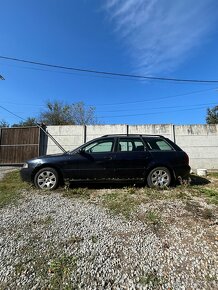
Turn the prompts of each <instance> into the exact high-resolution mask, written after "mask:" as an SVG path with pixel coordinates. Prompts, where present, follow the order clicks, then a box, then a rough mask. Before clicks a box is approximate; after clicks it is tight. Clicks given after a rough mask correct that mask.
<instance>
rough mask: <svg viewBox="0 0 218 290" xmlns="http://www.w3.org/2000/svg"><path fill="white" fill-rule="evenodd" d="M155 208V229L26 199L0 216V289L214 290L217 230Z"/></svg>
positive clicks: (180, 212) (90, 209)
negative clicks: (158, 216)
mask: <svg viewBox="0 0 218 290" xmlns="http://www.w3.org/2000/svg"><path fill="white" fill-rule="evenodd" d="M156 207H157V205H156V204H149V205H143V206H142V207H141V209H140V214H142V213H143V212H145V213H146V211H148V210H150V209H151V208H154V209H155V208H156ZM161 208H163V210H162V213H161V214H162V220H161V221H162V224H161V226H160V227H159V228H157V229H154V228H153V227H152V226H151V225H150V224H149V223H146V221H142V222H140V221H136V220H135V221H134V220H132V221H128V220H125V219H124V218H122V217H121V216H113V215H111V214H109V213H108V212H107V210H105V209H103V208H102V207H101V206H99V205H97V204H94V203H91V202H90V201H85V200H79V199H76V198H75V199H68V198H65V197H62V196H60V195H59V194H58V193H57V192H55V193H52V194H50V195H43V194H40V193H39V194H35V193H32V194H31V193H29V195H26V197H25V198H24V199H23V200H21V201H20V202H19V204H18V205H17V206H15V205H11V206H9V207H5V208H3V209H1V210H0V220H1V222H0V257H1V259H0V289H2V290H3V289H96V290H100V289H102V290H103V289H108V290H109V289H132V290H134V289H175V290H180V289H181V290H182V289H217V288H218V280H217V277H218V261H217V253H218V251H217V250H218V244H217V242H218V240H217V238H216V234H215V231H216V230H217V225H216V224H214V225H213V224H211V222H209V221H205V220H199V219H197V218H194V217H193V215H191V213H190V212H187V211H186V210H185V209H184V205H183V204H182V202H176V201H175V202H173V201H172V202H166V203H165V202H162V204H161Z"/></svg>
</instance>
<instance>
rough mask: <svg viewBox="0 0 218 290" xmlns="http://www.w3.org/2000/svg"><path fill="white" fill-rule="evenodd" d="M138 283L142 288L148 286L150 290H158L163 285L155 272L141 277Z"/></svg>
mask: <svg viewBox="0 0 218 290" xmlns="http://www.w3.org/2000/svg"><path fill="white" fill-rule="evenodd" d="M165 282H166V281H165ZM139 283H140V284H141V285H143V286H150V287H151V289H159V287H160V286H162V285H163V284H164V282H163V281H162V280H161V278H160V277H159V276H158V275H157V273H156V271H153V272H149V273H147V274H146V275H144V276H141V277H140V278H139ZM149 289H150V288H149Z"/></svg>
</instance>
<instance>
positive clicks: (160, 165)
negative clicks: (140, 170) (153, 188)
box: [145, 162, 176, 183]
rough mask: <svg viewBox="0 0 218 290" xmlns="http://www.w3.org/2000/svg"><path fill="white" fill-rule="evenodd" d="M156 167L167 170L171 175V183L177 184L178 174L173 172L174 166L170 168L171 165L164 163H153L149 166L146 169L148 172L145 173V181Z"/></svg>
mask: <svg viewBox="0 0 218 290" xmlns="http://www.w3.org/2000/svg"><path fill="white" fill-rule="evenodd" d="M156 167H165V168H167V169H168V170H169V172H170V174H171V183H172V182H175V180H176V174H175V171H174V170H173V168H172V166H170V165H169V164H166V163H162V162H158V163H152V164H150V165H149V167H148V168H147V169H146V172H145V180H147V177H148V175H149V173H150V172H151V170H153V169H154V168H156Z"/></svg>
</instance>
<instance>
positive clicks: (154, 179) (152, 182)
mask: <svg viewBox="0 0 218 290" xmlns="http://www.w3.org/2000/svg"><path fill="white" fill-rule="evenodd" d="M171 181H172V177H171V173H170V171H169V169H167V168H166V167H156V168H154V169H152V170H151V171H150V172H149V174H148V177H147V184H148V186H149V187H156V188H165V187H168V186H169V185H170V184H171Z"/></svg>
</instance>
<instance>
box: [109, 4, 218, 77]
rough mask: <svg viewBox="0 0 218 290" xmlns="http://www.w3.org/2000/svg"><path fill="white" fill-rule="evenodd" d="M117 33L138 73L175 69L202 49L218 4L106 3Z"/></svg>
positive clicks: (154, 72)
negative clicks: (195, 51) (199, 48)
mask: <svg viewBox="0 0 218 290" xmlns="http://www.w3.org/2000/svg"><path fill="white" fill-rule="evenodd" d="M106 3H107V4H106V7H105V8H106V10H107V12H108V14H109V15H110V19H111V21H112V22H113V23H114V25H115V32H116V33H117V34H118V35H119V36H120V37H121V38H122V39H123V40H124V41H125V44H126V46H127V47H128V49H129V52H130V54H131V56H132V59H133V63H134V67H135V68H136V71H137V72H140V73H143V74H147V75H148V74H150V75H152V74H153V75H154V74H158V73H160V72H169V71H172V70H173V69H175V68H176V67H177V66H178V65H179V64H180V63H181V62H183V61H184V60H185V59H187V58H188V56H190V54H191V53H193V51H194V50H195V49H196V48H197V47H199V46H201V45H202V43H204V42H205V41H206V40H205V39H207V37H208V34H209V33H210V31H211V30H212V28H213V24H214V20H215V16H217V15H216V14H217V12H216V11H217V10H218V9H217V8H218V6H217V3H216V0H198V1H196V0H107V2H106Z"/></svg>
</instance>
